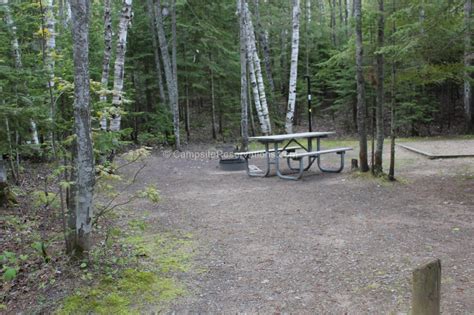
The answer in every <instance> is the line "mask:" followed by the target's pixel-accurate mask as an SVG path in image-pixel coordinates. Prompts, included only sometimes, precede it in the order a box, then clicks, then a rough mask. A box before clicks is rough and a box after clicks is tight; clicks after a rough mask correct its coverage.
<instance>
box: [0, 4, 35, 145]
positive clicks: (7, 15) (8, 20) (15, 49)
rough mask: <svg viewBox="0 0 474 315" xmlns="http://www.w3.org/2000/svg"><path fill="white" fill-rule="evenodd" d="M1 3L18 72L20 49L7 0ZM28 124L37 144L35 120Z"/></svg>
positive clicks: (20, 68)
mask: <svg viewBox="0 0 474 315" xmlns="http://www.w3.org/2000/svg"><path fill="white" fill-rule="evenodd" d="M1 4H2V7H3V10H4V12H5V22H6V24H7V28H8V31H9V32H10V34H11V38H12V42H11V46H12V53H13V57H14V59H15V69H16V70H17V71H18V72H19V71H21V70H22V69H23V63H22V60H21V50H20V44H19V43H18V36H17V32H16V25H15V23H14V21H13V18H12V15H11V11H10V5H9V3H8V0H2V2H1ZM30 126H31V138H32V141H33V143H34V144H36V145H38V144H39V138H38V130H37V127H36V122H35V121H34V120H33V119H31V120H30Z"/></svg>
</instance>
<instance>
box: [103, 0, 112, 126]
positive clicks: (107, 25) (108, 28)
mask: <svg viewBox="0 0 474 315" xmlns="http://www.w3.org/2000/svg"><path fill="white" fill-rule="evenodd" d="M110 1H111V0H104V57H103V61H102V77H101V80H100V83H101V86H102V89H103V90H104V92H103V93H102V94H101V95H100V101H101V102H106V101H107V94H106V93H105V90H107V89H108V86H109V72H110V58H111V56H112V33H113V32H112V13H111V7H110ZM100 128H101V129H102V130H107V113H106V111H105V110H104V111H103V113H102V117H101V119H100Z"/></svg>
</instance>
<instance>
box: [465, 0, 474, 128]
mask: <svg viewBox="0 0 474 315" xmlns="http://www.w3.org/2000/svg"><path fill="white" fill-rule="evenodd" d="M465 1H466V2H465V4H464V28H465V31H464V32H465V33H464V97H463V99H464V112H465V115H466V126H467V130H468V132H474V101H473V99H472V85H471V82H472V80H473V79H474V71H472V69H470V68H472V61H473V59H474V53H473V51H472V39H471V36H472V0H465Z"/></svg>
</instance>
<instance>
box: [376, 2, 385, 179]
mask: <svg viewBox="0 0 474 315" xmlns="http://www.w3.org/2000/svg"><path fill="white" fill-rule="evenodd" d="M378 8H379V12H378V23H377V48H378V49H379V50H380V49H382V48H383V45H384V37H385V34H384V29H385V19H384V0H378ZM376 62H377V105H376V108H375V111H376V114H375V116H376V128H377V135H376V137H377V146H376V148H375V165H374V172H375V174H377V175H378V174H381V173H382V172H383V167H382V160H383V141H384V123H383V111H384V56H383V54H381V53H378V54H377V55H376Z"/></svg>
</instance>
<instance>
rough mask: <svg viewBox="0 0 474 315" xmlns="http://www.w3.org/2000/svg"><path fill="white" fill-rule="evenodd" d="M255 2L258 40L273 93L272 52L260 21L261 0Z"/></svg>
mask: <svg viewBox="0 0 474 315" xmlns="http://www.w3.org/2000/svg"><path fill="white" fill-rule="evenodd" d="M254 4H255V23H256V24H257V33H258V40H259V42H260V46H261V47H262V51H263V60H264V62H265V71H266V73H267V79H268V84H269V85H270V89H271V92H272V93H275V81H274V80H273V73H272V64H271V58H270V56H271V54H270V46H269V44H268V38H267V35H266V34H265V29H264V28H263V26H262V23H261V21H260V5H259V0H254Z"/></svg>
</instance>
